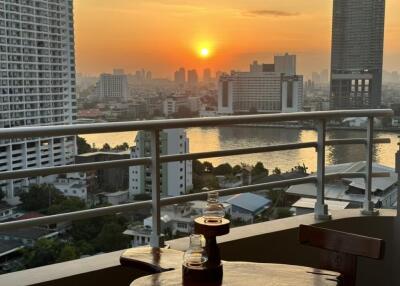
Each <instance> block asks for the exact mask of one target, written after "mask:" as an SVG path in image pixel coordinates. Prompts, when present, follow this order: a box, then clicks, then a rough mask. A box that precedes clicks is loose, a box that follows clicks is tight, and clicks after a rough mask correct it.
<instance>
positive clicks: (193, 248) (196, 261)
mask: <svg viewBox="0 0 400 286" xmlns="http://www.w3.org/2000/svg"><path fill="white" fill-rule="evenodd" d="M207 261H208V256H207V253H206V251H205V250H204V248H203V246H202V235H200V234H192V235H191V236H190V243H189V248H188V250H186V251H185V253H184V255H183V266H184V267H186V268H189V269H193V270H202V269H204V268H205V263H206V262H207Z"/></svg>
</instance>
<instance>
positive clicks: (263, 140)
mask: <svg viewBox="0 0 400 286" xmlns="http://www.w3.org/2000/svg"><path fill="white" fill-rule="evenodd" d="M187 135H188V137H189V139H190V143H189V149H190V152H201V151H213V150H224V149H231V148H245V147H257V146H268V145H273V144H283V143H294V142H307V141H315V140H316V138H317V133H316V132H315V131H313V130H298V129H284V128H268V127H215V128H189V129H188V130H187ZM135 136H136V132H120V133H107V134H90V135H83V136H82V137H84V138H85V139H86V141H87V142H88V143H89V144H91V145H93V144H94V145H95V146H96V147H101V146H103V144H105V143H108V144H110V145H111V146H112V147H113V146H115V145H118V144H122V143H123V142H127V143H128V144H129V145H132V144H133V141H134V138H135ZM365 137H366V133H365V132H363V131H347V130H335V131H328V132H327V139H337V138H365ZM375 137H378V138H390V139H391V143H390V144H379V145H375V148H374V161H376V162H378V163H381V164H384V165H387V166H390V167H394V164H395V153H396V151H397V149H398V147H397V142H398V139H397V134H395V133H388V132H379V133H376V134H375ZM361 160H365V148H364V147H363V146H362V145H344V146H343V145H342V146H329V147H327V152H326V164H338V163H346V162H354V161H361ZM207 161H210V162H212V163H213V164H214V165H218V164H221V163H225V162H229V163H230V164H232V165H234V164H240V163H242V162H243V163H246V164H255V163H256V162H257V161H261V162H263V163H264V165H265V166H266V168H269V169H273V168H275V167H279V168H281V169H282V170H290V169H291V168H292V167H293V166H295V165H297V164H303V163H304V164H305V165H306V166H307V167H308V168H309V170H310V171H314V170H315V168H316V152H315V150H314V149H300V150H290V151H280V152H272V153H263V154H250V155H244V156H231V157H225V158H212V159H208V160H207Z"/></svg>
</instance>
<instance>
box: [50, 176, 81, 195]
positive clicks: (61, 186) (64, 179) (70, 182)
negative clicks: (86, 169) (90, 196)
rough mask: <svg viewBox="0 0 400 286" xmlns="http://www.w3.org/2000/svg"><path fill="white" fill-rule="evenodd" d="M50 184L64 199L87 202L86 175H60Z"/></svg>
mask: <svg viewBox="0 0 400 286" xmlns="http://www.w3.org/2000/svg"><path fill="white" fill-rule="evenodd" d="M52 184H53V185H54V187H55V188H56V189H57V190H59V191H60V192H61V193H62V194H63V195H64V196H66V197H75V198H79V199H81V200H82V201H85V202H86V201H87V185H86V173H69V174H66V175H61V176H58V177H57V179H55V181H54V182H52Z"/></svg>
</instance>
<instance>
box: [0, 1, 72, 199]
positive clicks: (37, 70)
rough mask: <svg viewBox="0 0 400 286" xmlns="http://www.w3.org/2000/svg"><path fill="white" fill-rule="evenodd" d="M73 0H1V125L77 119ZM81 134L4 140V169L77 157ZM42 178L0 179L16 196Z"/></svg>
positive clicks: (0, 166) (0, 153) (0, 146)
mask: <svg viewBox="0 0 400 286" xmlns="http://www.w3.org/2000/svg"><path fill="white" fill-rule="evenodd" d="M72 6H73V5H72V0H59V1H43V0H29V1H8V0H0V73H1V76H0V95H1V96H0V127H1V128H9V127H17V126H42V125H43V126H44V125H60V124H72V123H73V122H74V120H75V119H76V95H75V51H74V21H73V7H72ZM75 152H76V143H75V137H73V136H56V137H47V138H28V139H21V140H1V141H0V172H1V171H11V170H20V169H29V168H40V167H51V166H59V165H65V164H69V163H73V161H74V156H75ZM41 180H42V179H40V178H33V179H32V178H27V179H20V180H9V181H2V182H0V186H1V188H2V190H3V191H5V192H6V195H7V198H8V199H12V198H14V196H17V195H18V194H19V192H20V191H23V190H24V188H25V187H26V186H28V185H29V184H30V183H39V182H40V181H41Z"/></svg>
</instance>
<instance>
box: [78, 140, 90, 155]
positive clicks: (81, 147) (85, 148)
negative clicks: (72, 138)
mask: <svg viewBox="0 0 400 286" xmlns="http://www.w3.org/2000/svg"><path fill="white" fill-rule="evenodd" d="M76 145H77V146H78V154H84V153H89V152H92V148H91V147H90V145H89V144H88V143H87V141H86V139H85V138H82V137H79V136H77V137H76Z"/></svg>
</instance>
